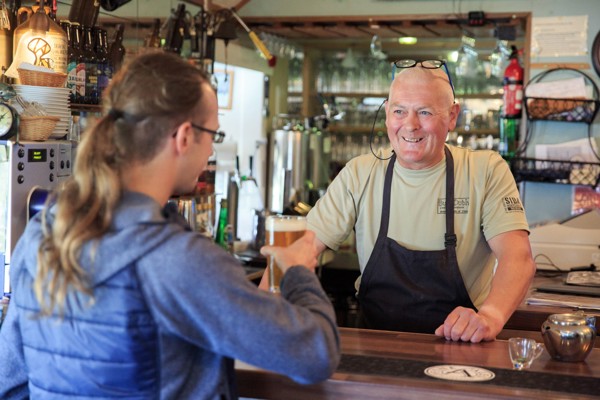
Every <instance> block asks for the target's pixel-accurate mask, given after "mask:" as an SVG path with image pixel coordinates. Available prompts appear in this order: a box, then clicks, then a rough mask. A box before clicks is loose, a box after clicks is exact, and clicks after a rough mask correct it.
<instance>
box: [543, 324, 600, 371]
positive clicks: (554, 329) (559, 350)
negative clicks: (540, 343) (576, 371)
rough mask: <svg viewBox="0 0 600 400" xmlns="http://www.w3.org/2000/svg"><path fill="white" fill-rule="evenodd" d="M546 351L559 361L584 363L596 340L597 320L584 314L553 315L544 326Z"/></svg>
mask: <svg viewBox="0 0 600 400" xmlns="http://www.w3.org/2000/svg"><path fill="white" fill-rule="evenodd" d="M542 337H543V338H544V343H545V345H546V350H548V353H549V354H550V356H552V358H554V359H555V360H559V361H583V360H585V358H586V357H587V356H588V354H589V353H590V352H591V351H592V348H593V347H594V340H595V338H596V318H595V317H592V316H586V315H584V314H583V313H582V312H578V313H574V314H553V315H550V316H549V317H548V319H546V321H544V323H543V324H542Z"/></svg>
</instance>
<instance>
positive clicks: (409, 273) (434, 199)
mask: <svg viewBox="0 0 600 400" xmlns="http://www.w3.org/2000/svg"><path fill="white" fill-rule="evenodd" d="M396 66H398V67H400V69H399V73H398V74H397V76H396V78H395V79H394V81H393V82H392V85H391V88H390V92H389V97H388V100H387V102H386V103H385V112H386V127H387V134H388V137H389V140H390V144H391V149H385V150H382V151H380V152H379V153H378V154H376V155H375V154H366V155H361V156H359V157H356V158H354V159H353V160H351V161H349V162H348V164H347V165H346V166H345V167H344V169H343V170H342V171H341V172H340V173H339V175H338V176H337V177H336V179H335V180H334V181H333V182H332V183H331V185H330V186H329V188H328V189H327V193H326V194H325V196H324V197H323V198H321V199H320V200H319V201H318V202H317V204H316V205H315V207H314V208H313V209H312V210H311V212H310V214H309V215H308V229H310V230H313V231H314V232H315V233H316V239H315V241H316V245H317V248H318V249H319V251H323V250H325V249H326V248H330V249H333V250H337V249H338V248H339V246H340V244H341V243H342V242H343V241H344V239H345V238H346V237H347V236H348V234H349V233H350V232H351V230H354V231H355V233H356V248H357V252H358V259H359V264H360V272H361V276H360V278H359V279H358V280H357V282H356V289H357V297H358V300H359V304H360V311H361V327H364V328H369V329H385V330H398V331H410V332H422V333H435V334H436V335H438V336H443V337H445V338H446V339H448V340H454V341H470V342H480V341H482V340H485V341H487V340H494V339H495V338H496V336H497V335H498V333H499V332H500V331H501V330H502V328H503V326H504V324H505V323H506V321H507V320H508V318H509V317H510V316H511V314H512V313H513V311H514V310H515V309H516V307H517V306H518V305H519V304H520V303H521V301H522V300H523V298H524V297H525V295H526V293H527V289H528V288H529V285H530V283H531V280H532V278H533V275H534V273H535V264H534V262H533V259H532V256H531V248H530V244H529V239H528V229H529V227H528V224H527V220H526V217H525V212H524V209H523V206H522V203H521V200H520V198H519V193H518V190H517V186H516V184H515V181H514V178H513V176H512V174H511V172H510V170H509V168H508V166H507V163H506V162H505V161H504V160H503V159H502V158H501V157H500V156H499V154H498V153H496V152H494V151H489V150H477V151H473V150H469V149H465V148H461V147H454V146H450V145H447V144H446V143H445V140H446V136H447V133H448V132H449V131H450V130H453V129H454V128H455V126H456V120H457V117H458V115H459V112H460V106H459V105H458V104H457V103H456V102H455V101H454V91H453V88H452V85H451V81H450V80H449V75H448V73H447V69H445V65H444V64H443V62H441V61H434V62H425V61H423V62H408V63H407V62H397V63H396ZM442 66H443V67H444V68H441V67H442Z"/></svg>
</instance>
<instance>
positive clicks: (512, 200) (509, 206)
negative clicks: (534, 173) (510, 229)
mask: <svg viewBox="0 0 600 400" xmlns="http://www.w3.org/2000/svg"><path fill="white" fill-rule="evenodd" d="M502 202H503V203H504V211H506V212H507V213H512V212H521V213H522V212H524V211H525V210H524V209H523V205H522V204H521V200H520V199H519V198H518V197H505V198H504V199H502Z"/></svg>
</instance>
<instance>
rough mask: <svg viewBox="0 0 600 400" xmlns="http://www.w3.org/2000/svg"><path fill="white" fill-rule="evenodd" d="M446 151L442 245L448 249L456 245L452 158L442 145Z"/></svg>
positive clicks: (446, 147) (446, 149)
mask: <svg viewBox="0 0 600 400" xmlns="http://www.w3.org/2000/svg"><path fill="white" fill-rule="evenodd" d="M444 153H446V234H445V235H444V246H445V247H446V248H447V249H448V248H450V247H456V234H455V233H454V158H452V153H450V150H449V149H448V146H444Z"/></svg>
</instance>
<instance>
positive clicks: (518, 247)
mask: <svg viewBox="0 0 600 400" xmlns="http://www.w3.org/2000/svg"><path fill="white" fill-rule="evenodd" d="M489 244H490V247H491V248H492V250H493V252H494V254H495V255H496V257H497V259H498V266H497V268H496V273H495V274H494V278H493V280H492V288H491V290H490V293H489V295H488V297H487V299H486V300H485V302H484V303H483V305H482V306H481V307H480V308H479V314H481V315H483V316H486V317H489V318H492V319H493V320H494V321H496V322H497V323H498V324H499V326H500V329H502V327H503V326H504V324H506V322H507V321H508V319H509V318H510V316H511V315H512V313H513V312H514V311H515V309H516V308H517V307H518V306H519V304H521V302H522V301H523V299H524V298H525V296H526V295H527V291H528V289H529V286H530V285H531V281H532V280H533V276H534V275H535V263H534V262H533V259H532V257H531V246H530V244H529V238H528V236H527V232H525V231H512V232H506V233H503V234H500V235H498V236H496V237H494V238H492V239H491V240H490V241H489Z"/></svg>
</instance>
